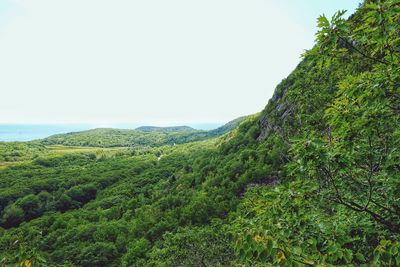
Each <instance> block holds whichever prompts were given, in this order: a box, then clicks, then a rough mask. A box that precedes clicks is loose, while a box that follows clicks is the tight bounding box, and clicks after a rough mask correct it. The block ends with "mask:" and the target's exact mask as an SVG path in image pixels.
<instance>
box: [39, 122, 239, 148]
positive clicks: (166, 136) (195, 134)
mask: <svg viewBox="0 0 400 267" xmlns="http://www.w3.org/2000/svg"><path fill="white" fill-rule="evenodd" d="M245 118H246V117H240V118H237V119H235V120H233V121H231V122H228V123H227V124H225V125H223V126H221V127H219V128H217V129H215V130H210V131H203V130H195V129H193V128H191V127H188V126H176V127H154V126H142V127H139V128H137V129H135V130H128V129H112V128H98V129H93V130H88V131H82V132H72V133H67V134H57V135H53V136H50V137H47V138H45V139H43V140H41V141H40V143H42V144H44V145H66V146H91V147H135V148H143V147H159V146H164V145H174V144H183V143H189V142H195V141H201V140H206V139H210V138H214V137H217V136H221V135H223V134H226V133H227V132H229V131H231V130H232V129H234V128H236V127H237V126H238V125H239V124H240V123H241V122H242V121H243V120H244V119H245Z"/></svg>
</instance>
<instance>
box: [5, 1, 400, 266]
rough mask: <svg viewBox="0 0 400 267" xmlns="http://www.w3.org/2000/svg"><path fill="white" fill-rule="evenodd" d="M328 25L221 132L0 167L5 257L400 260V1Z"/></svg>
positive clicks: (188, 262) (14, 260) (170, 261)
mask: <svg viewBox="0 0 400 267" xmlns="http://www.w3.org/2000/svg"><path fill="white" fill-rule="evenodd" d="M318 26H319V31H318V33H317V35H316V37H317V40H316V44H315V46H314V47H313V48H312V49H310V50H308V51H307V52H306V53H305V55H304V58H303V60H302V62H301V63H300V64H299V65H298V66H297V68H296V69H295V70H294V71H293V72H292V73H291V74H290V75H289V76H288V77H287V78H286V79H285V80H283V81H282V82H281V83H280V84H279V85H278V86H277V88H276V91H275V94H274V96H273V98H272V99H271V100H270V101H269V103H268V104H267V106H266V107H265V109H264V110H263V111H262V112H261V113H260V114H256V115H253V116H250V117H248V118H246V120H245V121H244V122H242V123H241V124H240V126H239V128H238V129H236V130H234V131H232V132H230V133H228V134H226V135H223V136H222V137H219V138H217V139H210V140H206V141H200V142H192V143H188V144H181V145H177V146H164V147H157V148H151V149H147V150H130V149H125V150H121V151H120V152H119V153H116V154H115V153H113V154H111V155H110V154H105V155H99V154H93V153H87V152H81V153H72V154H71V153H70V154H62V155H61V154H60V155H56V156H49V155H47V154H46V155H45V156H43V154H41V153H42V152H40V151H39V152H37V153H38V155H37V157H35V159H34V160H32V162H27V163H24V164H20V165H15V166H13V167H6V168H4V169H2V170H0V211H1V217H0V259H2V262H1V263H0V264H3V265H5V266H8V265H11V264H18V265H20V266H21V264H22V266H23V265H24V264H25V266H27V264H29V265H30V264H39V265H43V266H46V265H48V266H57V265H67V266H400V244H399V241H398V240H399V238H400V198H399V196H400V109H399V107H400V51H399V47H400V1H399V0H386V1H378V0H368V1H366V2H365V3H363V4H362V5H361V6H360V8H359V9H358V10H357V12H356V13H355V14H353V15H352V16H351V17H350V18H349V19H348V20H345V19H343V13H342V12H338V13H337V14H336V15H335V16H334V17H333V18H332V19H327V18H325V17H324V16H321V17H320V18H319V19H318ZM266 75H268V74H266ZM30 149H35V147H30ZM105 150H107V149H105Z"/></svg>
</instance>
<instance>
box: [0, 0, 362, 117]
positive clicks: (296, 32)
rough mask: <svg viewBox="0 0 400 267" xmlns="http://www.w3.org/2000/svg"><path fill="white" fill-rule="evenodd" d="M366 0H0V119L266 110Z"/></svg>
mask: <svg viewBox="0 0 400 267" xmlns="http://www.w3.org/2000/svg"><path fill="white" fill-rule="evenodd" d="M359 2H360V1H358V0H280V1H276V0H240V1H239V0H196V1H194V0H168V1H166V0H0V123H39V124H40V123H91V124H97V125H115V124H121V123H133V122H134V123H143V124H153V125H177V124H184V123H220V122H227V121H230V120H232V119H234V118H236V117H239V116H242V115H248V114H252V113H256V112H259V111H261V110H262V109H263V108H264V107H265V105H266V103H267V102H268V99H269V98H270V97H271V96H272V94H273V92H274V89H275V87H276V85H277V84H278V83H279V82H280V81H281V80H282V79H284V78H285V77H286V76H287V75H288V74H289V73H290V72H291V71H292V70H293V69H294V68H295V67H296V65H297V64H298V63H299V62H300V60H301V59H300V54H302V53H303V52H304V50H305V49H309V48H311V47H312V46H313V43H314V39H315V36H314V35H315V32H316V30H317V28H316V18H317V17H318V16H319V15H320V14H323V13H324V14H326V15H327V16H331V15H332V14H333V13H334V12H335V11H337V10H339V9H340V10H342V9H345V10H348V14H351V13H352V12H354V10H355V9H356V8H357V6H358V3H359Z"/></svg>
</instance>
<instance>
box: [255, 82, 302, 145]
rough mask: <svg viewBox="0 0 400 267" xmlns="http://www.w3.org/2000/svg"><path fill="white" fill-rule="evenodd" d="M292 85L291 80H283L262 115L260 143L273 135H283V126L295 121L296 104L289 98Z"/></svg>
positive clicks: (260, 120)
mask: <svg viewBox="0 0 400 267" xmlns="http://www.w3.org/2000/svg"><path fill="white" fill-rule="evenodd" d="M291 84H292V83H291V82H290V80H289V79H285V80H283V81H282V83H281V84H280V85H279V86H278V87H277V88H276V90H275V93H274V95H273V96H272V98H271V99H270V100H269V102H268V104H267V106H266V107H265V109H264V110H263V112H262V113H261V116H260V119H259V126H260V128H261V132H260V135H259V136H258V138H257V140H258V141H263V140H265V139H266V138H267V137H268V136H269V135H271V134H281V130H282V127H283V125H284V124H286V123H287V122H288V121H290V120H292V119H293V115H294V110H295V107H296V104H295V103H291V102H290V101H289V100H288V97H287V94H288V92H289V89H290V86H291Z"/></svg>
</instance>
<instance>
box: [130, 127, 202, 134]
mask: <svg viewBox="0 0 400 267" xmlns="http://www.w3.org/2000/svg"><path fill="white" fill-rule="evenodd" d="M135 130H136V131H141V132H165V133H167V132H198V131H201V130H196V129H194V128H192V127H189V126H168V127H158V126H141V127H138V128H136V129H135Z"/></svg>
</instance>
